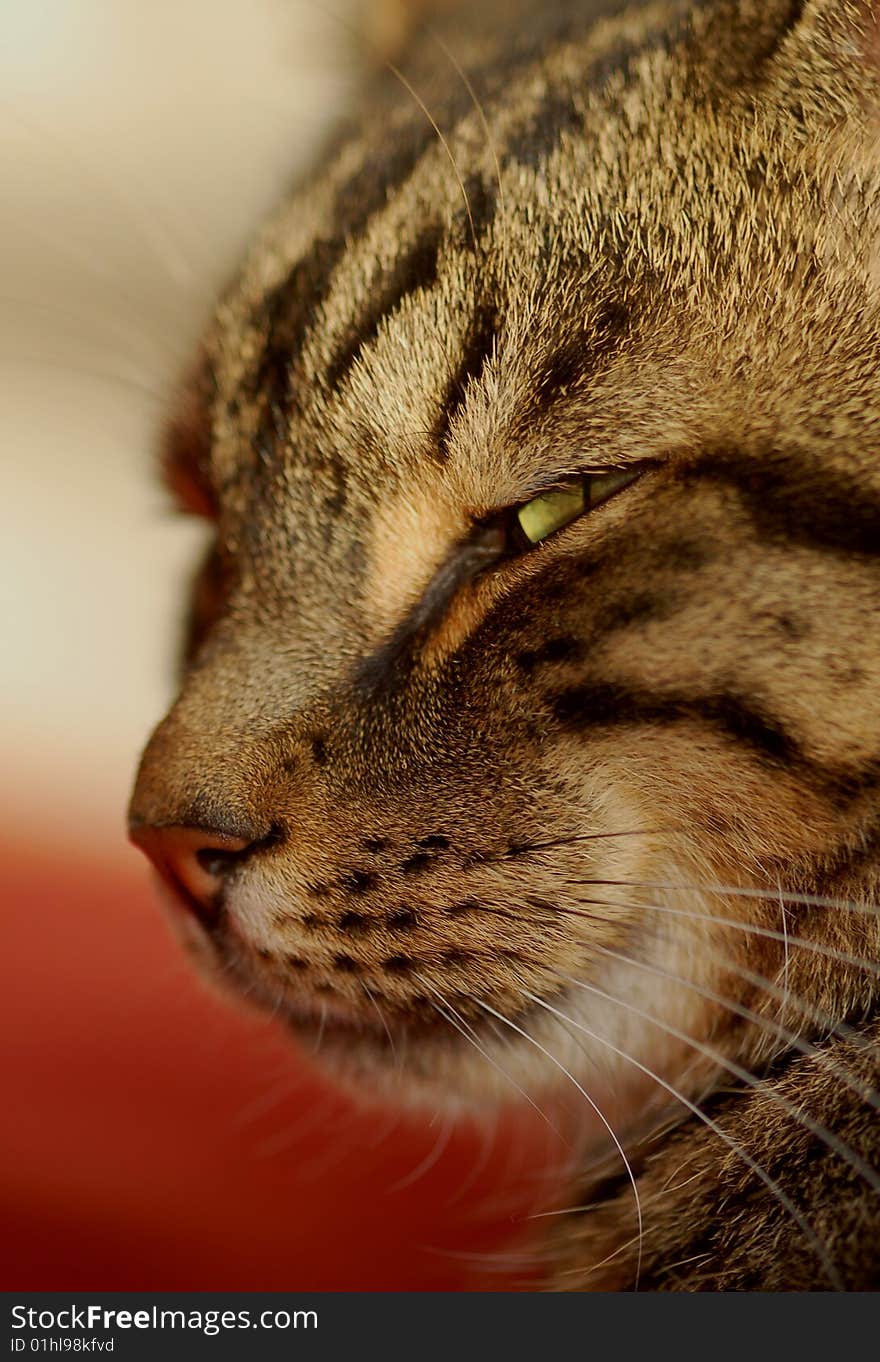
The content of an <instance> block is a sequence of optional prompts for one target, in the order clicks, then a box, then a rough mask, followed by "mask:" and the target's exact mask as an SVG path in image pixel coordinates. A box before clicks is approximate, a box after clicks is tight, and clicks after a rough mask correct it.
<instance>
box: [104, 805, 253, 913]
mask: <svg viewBox="0 0 880 1362" xmlns="http://www.w3.org/2000/svg"><path fill="white" fill-rule="evenodd" d="M131 840H132V841H133V842H134V844H135V846H138V847H140V849H141V851H143V852H144V854H145V855H146V856H149V858H150V860H151V861H152V862H153V864H154V865H155V867H156V869H157V870H158V871H159V873H160V875H162V876H163V877H164V879H166V880H167V881H168V882H169V883H170V884H172V885H173V886H174V888H176V889H177V890H183V898H184V900H185V902H186V903H187V904H188V906H189V907H190V908H191V909H192V911H193V912H194V913H195V915H196V916H197V917H198V918H199V919H200V920H201V921H202V922H204V923H205V924H206V925H207V924H210V923H211V922H212V921H213V920H214V919H215V917H216V914H217V900H218V898H219V895H220V891H221V890H222V888H223V886H224V884H225V882H226V879H227V877H228V874H229V872H230V870H231V869H232V868H233V867H234V866H235V865H237V864H238V863H240V862H241V861H243V860H244V859H245V857H246V856H247V854H248V850H249V849H250V848H251V847H253V846H254V845H255V843H253V842H247V841H246V840H245V839H244V838H243V837H231V836H229V835H228V834H227V833H223V832H211V831H209V830H207V829H205V828H188V827H170V828H155V827H134V828H132V830H131Z"/></svg>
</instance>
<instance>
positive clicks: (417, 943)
mask: <svg viewBox="0 0 880 1362" xmlns="http://www.w3.org/2000/svg"><path fill="white" fill-rule="evenodd" d="M876 21H877V14H876V11H875V7H874V6H872V5H868V4H861V5H856V4H847V3H812V4H810V3H808V4H805V5H792V4H790V3H770V4H768V3H764V2H763V0H762V3H760V4H757V3H751V2H750V0H741V3H739V4H727V3H725V4H714V5H704V6H702V7H700V8H698V9H696V10H694V11H693V12H691V11H689V10H687V9H682V8H681V7H680V6H671V7H670V6H668V5H661V6H650V7H648V8H647V9H646V10H644V11H639V12H636V13H634V14H628V15H625V16H623V17H622V18H620V19H617V20H611V21H607V22H604V23H602V24H600V25H598V26H597V27H596V28H595V29H594V30H591V31H589V32H587V33H586V34H585V35H578V34H577V33H576V32H568V33H564V34H560V35H559V36H558V37H557V38H556V39H555V40H554V41H551V42H550V43H549V44H548V45H547V46H546V48H545V50H543V51H542V53H541V54H540V55H535V53H530V52H529V51H527V50H525V49H516V50H514V51H512V52H510V53H508V54H507V55H506V56H503V55H502V54H501V53H499V52H496V53H494V54H493V55H492V57H491V60H489V59H486V62H485V65H483V66H479V65H477V66H475V67H473V68H472V71H471V76H470V77H469V83H470V85H471V86H472V89H473V91H474V92H475V94H476V95H477V96H478V98H477V99H475V100H474V101H472V99H471V92H470V91H469V89H468V87H467V84H465V85H464V86H462V85H461V82H459V81H458V80H457V77H455V76H454V75H453V76H451V77H450V83H451V84H452V85H453V87H454V93H453V94H451V95H450V96H449V101H448V103H447V104H443V103H442V101H441V104H440V105H439V106H437V112H436V113H434V111H433V110H432V114H433V116H434V117H435V120H436V122H437V123H438V124H439V125H440V127H441V130H442V136H439V137H438V136H437V135H436V134H435V131H434V129H433V127H432V126H431V124H430V123H429V122H428V120H427V119H426V118H425V116H424V113H423V110H422V109H421V107H419V103H418V102H415V103H413V102H412V101H409V100H408V99H404V100H403V101H402V102H401V104H400V105H399V106H398V107H394V108H391V109H390V110H389V109H385V110H383V113H382V116H381V118H379V119H378V120H377V121H374V122H373V123H369V122H367V123H366V124H365V126H364V127H363V128H362V129H361V130H360V132H359V133H358V134H356V135H352V136H351V137H350V138H349V139H347V140H346V141H345V142H344V143H343V145H342V146H341V147H340V149H339V150H338V152H337V154H336V155H335V156H334V157H333V158H332V159H331V160H330V162H329V164H328V165H327V166H326V167H325V168H323V169H322V171H321V172H320V173H318V174H317V175H315V177H314V178H313V180H312V181H311V182H310V183H309V184H308V185H307V186H306V187H305V188H304V189H303V190H302V191H300V192H299V193H297V194H296V195H295V196H294V197H293V198H291V199H290V200H289V201H288V202H287V203H285V204H284V206H283V207H282V209H281V210H280V211H279V212H278V214H277V215H276V217H275V218H274V219H273V221H272V222H271V223H270V224H269V225H268V226H267V227H266V228H265V230H264V231H263V232H262V234H261V235H260V237H259V238H258V240H257V242H256V243H255V245H254V247H253V249H252V251H251V253H250V256H249V258H248V259H247V261H246V263H245V265H244V268H243V270H242V272H241V274H240V277H239V278H238V280H237V281H236V283H235V284H234V285H233V287H232V288H231V289H230V290H229V291H228V292H227V294H226V295H225V297H224V298H223V299H222V301H221V303H220V305H219V307H218V310H217V313H216V317H215V319H214V321H213V323H212V325H211V327H210V328H209V330H208V333H207V335H206V337H205V339H204V342H203V345H202V348H201V352H200V356H199V361H198V364H197V366H196V369H195V372H194V376H193V377H192V379H191V381H190V382H189V384H188V385H187V389H186V392H185V394H184V396H183V398H182V400H181V404H180V407H179V410H178V414H177V416H176V418H175V420H174V421H173V422H172V425H171V429H170V434H169V438H168V443H167V466H168V469H169V476H170V479H171V481H172V482H173V483H174V484H175V485H176V486H177V487H178V489H179V490H181V491H182V495H183V498H184V501H185V502H186V503H187V504H188V505H189V506H190V507H191V508H192V509H194V510H197V511H202V512H206V513H208V514H209V515H210V516H211V518H212V519H213V521H214V522H215V525H216V535H215V539H214V545H213V547H212V549H211V552H210V555H209V557H208V559H207V561H206V563H205V564H204V566H203V568H202V570H201V572H200V574H199V577H198V580H197V582H196V585H195V592H194V606H193V618H192V627H191V631H190V639H189V645H188V657H187V665H186V668H185V674H184V677H183V684H182V689H181V692H180V696H179V698H178V700H177V701H176V703H175V704H174V706H173V708H172V709H171V712H170V713H169V715H168V716H167V718H166V719H165V720H164V721H163V722H162V723H161V725H160V726H159V728H158V729H157V731H156V732H155V734H154V735H153V738H152V739H151V741H150V744H149V746H148V748H147V751H146V753H145V755H144V758H143V762H142V766H141V770H140V774H139V776H138V781H137V786H136V789H135V793H134V796H133V800H132V808H131V819H132V829H133V836H134V837H135V840H136V841H138V842H139V843H140V844H141V845H142V846H143V848H144V849H145V850H146V851H147V852H148V853H149V854H150V855H151V856H152V857H153V859H154V860H155V861H156V863H157V865H158V866H159V868H160V869H161V870H162V872H163V874H164V876H165V878H166V879H167V880H168V881H169V883H170V884H171V885H172V886H173V893H174V898H175V902H176V903H177V904H178V905H179V907H180V917H181V920H182V921H184V922H185V924H186V928H187V931H188V932H189V933H190V934H191V935H192V936H193V938H194V939H195V940H197V942H198V944H199V948H200V950H201V951H202V953H203V954H204V955H205V957H206V958H207V959H208V960H209V961H212V962H213V963H214V965H215V967H216V968H217V969H218V970H219V971H220V973H221V974H222V975H223V976H224V977H226V978H228V979H229V980H231V981H232V982H233V983H235V984H237V985H240V986H241V988H242V989H243V990H245V991H249V992H250V993H251V994H253V995H255V996H256V997H257V998H260V999H262V1000H263V1001H265V1002H266V1003H267V1004H268V1005H270V1006H272V1007H274V1008H277V1010H278V1012H279V1014H280V1015H281V1016H283V1017H285V1018H287V1019H289V1020H290V1022H291V1023H292V1025H293V1026H294V1027H295V1028H297V1029H298V1030H299V1031H301V1032H309V1031H313V1032H320V1034H321V1037H322V1048H323V1051H324V1053H325V1055H327V1056H328V1057H332V1059H333V1060H334V1062H336V1063H337V1064H338V1065H339V1066H340V1068H342V1069H345V1070H349V1071H354V1072H356V1073H357V1074H359V1075H360V1076H361V1077H366V1078H367V1079H368V1081H370V1082H374V1081H376V1079H377V1077H378V1076H380V1075H385V1074H393V1075H397V1076H402V1077H403V1078H404V1079H406V1080H408V1084H409V1087H410V1089H415V1088H418V1087H420V1086H421V1085H428V1086H429V1087H433V1088H436V1089H437V1090H441V1089H442V1090H447V1091H451V1092H458V1091H469V1092H471V1093H474V1094H477V1095H482V1094H490V1093H491V1094H496V1095H497V1094H500V1095H509V1093H510V1092H511V1085H512V1086H513V1088H514V1089H520V1088H523V1087H528V1088H540V1087H545V1086H548V1085H553V1083H554V1082H555V1081H556V1080H559V1081H561V1079H560V1070H570V1071H571V1072H572V1073H574V1074H576V1075H578V1074H579V1075H581V1081H583V1079H584V1076H585V1075H587V1074H592V1075H593V1076H595V1073H596V1071H597V1070H598V1071H600V1072H602V1073H604V1074H606V1075H608V1074H609V1073H610V1074H611V1082H612V1085H616V1087H617V1088H618V1090H622V1089H623V1088H625V1087H626V1083H627V1081H628V1080H630V1079H632V1078H633V1076H634V1075H638V1074H640V1073H641V1072H642V1069H644V1068H650V1069H651V1070H654V1071H656V1072H658V1073H660V1074H661V1075H662V1074H664V1073H665V1074H667V1075H669V1074H676V1073H677V1074H680V1073H681V1072H682V1071H683V1070H684V1068H685V1067H689V1073H690V1077H689V1079H688V1081H689V1082H691V1083H698V1082H702V1081H703V1076H704V1071H705V1069H706V1066H707V1064H709V1061H707V1060H706V1057H705V1055H703V1056H702V1057H701V1056H700V1055H699V1054H697V1056H696V1060H695V1056H694V1052H693V1049H692V1046H691V1045H690V1042H689V1037H693V1036H699V1035H704V1036H705V1035H707V1034H712V1035H714V1037H715V1041H716V1045H717V1046H718V1047H720V1048H721V1049H722V1050H725V1051H726V1052H727V1053H740V1054H741V1053H744V1052H748V1053H749V1054H752V1055H754V1054H755V1053H757V1052H759V1051H763V1052H766V1051H767V1050H768V1049H771V1048H772V1047H773V1045H774V1044H776V1043H778V1037H774V1036H773V1035H772V1034H771V1035H770V1036H769V1037H768V1033H767V1031H766V1029H762V1028H761V1026H760V1025H758V1024H757V1023H755V1022H754V1021H750V1020H747V1019H746V1018H745V1017H744V1016H743V1015H739V1014H737V1013H734V1012H732V1011H730V1010H729V1009H727V1008H726V1007H725V1006H723V1005H722V1003H723V999H724V998H725V997H728V998H729V997H737V998H740V999H742V998H743V997H746V998H747V1001H748V1007H749V1009H750V1010H751V1011H752V1012H755V1013H758V1014H761V1015H770V1016H772V1017H774V1018H775V1017H778V1016H784V1017H785V1018H786V1020H787V1023H788V1025H790V1026H791V1027H792V1028H795V1029H802V1028H803V1026H804V1025H805V1022H804V1016H803V1013H802V1012H800V1013H799V1012H798V1010H797V1006H796V1003H797V1000H800V999H803V998H804V997H809V998H810V1000H811V1006H812V1007H813V1008H814V1010H815V1009H819V1010H820V1011H821V1010H822V1009H824V1010H825V1011H827V1013H828V1014H830V1015H832V1016H834V1017H842V1016H845V1015H849V1013H851V1011H852V1009H853V1008H856V1007H859V1006H862V1005H864V1004H865V1001H866V999H867V996H868V992H869V987H870V985H871V983H872V982H873V978H872V976H868V975H866V973H865V972H864V971H862V970H860V969H859V967H858V965H857V964H856V965H848V964H847V963H846V962H845V960H843V959H840V958H838V957H839V956H840V955H841V954H842V955H844V956H847V957H852V958H853V959H857V958H858V957H861V956H863V955H865V954H870V950H869V949H868V946H867V944H866V942H867V933H868V926H869V925H870V924H868V923H867V921H866V919H864V918H860V917H858V915H857V914H856V913H854V912H846V911H843V910H841V911H840V912H833V913H832V912H831V911H829V910H828V909H827V908H823V907H820V906H818V905H814V906H813V907H805V906H804V901H803V895H804V894H805V893H806V892H807V891H810V892H812V893H814V894H815V893H818V894H826V895H842V896H849V897H859V896H861V897H862V898H864V896H865V893H866V892H868V891H867V890H866V888H865V886H866V885H868V884H869V883H870V882H871V881H870V877H871V876H875V877H876V868H877V843H876V840H875V841H874V843H873V850H872V843H871V840H870V839H871V836H872V832H873V835H874V836H876V821H875V822H874V823H873V825H872V809H875V808H876V786H877V779H878V776H880V748H878V736H877V735H878V732H880V645H878V633H877V628H876V623H877V609H878V607H877V601H878V587H880V572H878V558H877V554H878V549H880V363H878V361H880V333H878V319H880V307H878V293H877V286H878V283H880V273H878V271H880V254H878V238H877V223H878V217H877V210H878V207H880V157H878V146H877V131H878V124H877V113H878V110H880V104H878V85H880V80H878V76H880V55H878V48H880V40H878V37H877V32H878V29H877V22H876ZM434 60H435V61H436V62H437V63H439V62H442V61H443V60H444V59H443V57H442V56H441V55H440V54H439V53H438V52H435V54H434ZM786 891H790V893H791V894H792V895H793V896H794V897H792V898H787V897H786ZM799 896H800V897H799ZM807 939H809V942H810V943H812V944H808V945H806V946H797V947H795V946H794V945H791V943H792V942H793V941H796V940H807ZM783 972H785V973H784V980H783ZM749 978H751V979H752V981H753V982H752V983H751V984H747V983H746V982H744V981H746V980H748V979H749ZM755 980H757V981H758V982H757V983H755V982H754V981H755ZM761 980H763V981H764V982H763V983H761ZM782 982H784V985H785V989H786V990H787V993H788V997H789V1002H788V1004H786V1006H783V1003H784V1002H785V1000H784V998H782V997H781V993H780V989H781V987H782ZM719 998H720V999H721V1000H722V1002H719V1001H718V1000H719ZM628 1057H631V1058H628ZM631 1059H634V1060H635V1061H636V1065H635V1067H634V1066H633V1064H632V1062H631ZM487 1061H488V1062H487ZM638 1066H642V1069H640V1068H639V1067H638ZM709 1067H710V1068H711V1064H709ZM701 1075H702V1076H701ZM395 1081H396V1080H395Z"/></svg>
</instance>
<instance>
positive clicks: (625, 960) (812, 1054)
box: [570, 944, 880, 1111]
mask: <svg viewBox="0 0 880 1362" xmlns="http://www.w3.org/2000/svg"><path fill="white" fill-rule="evenodd" d="M592 949H593V950H595V951H597V952H598V953H599V954H600V955H604V956H607V957H609V959H612V960H618V961H620V962H621V964H624V965H632V966H634V967H635V968H636V969H643V970H647V971H649V972H650V973H651V974H654V975H657V976H658V977H659V978H661V979H668V980H669V982H670V983H673V984H680V985H683V986H684V987H685V988H687V989H690V990H691V991H692V992H693V993H696V994H697V996H698V997H700V998H705V999H706V1000H707V1001H708V1002H713V1003H717V1004H718V1005H719V1006H721V1007H723V1008H724V1009H725V1011H728V1012H732V1013H733V1014H734V1015H735V1016H737V1017H742V1018H743V1020H744V1021H750V1022H753V1023H754V1024H755V1025H756V1026H759V1027H760V1028H761V1029H762V1030H764V1031H768V1032H772V1034H773V1035H775V1036H778V1037H779V1039H780V1040H783V1041H785V1043H786V1045H789V1046H791V1047H792V1049H795V1050H797V1051H798V1052H799V1053H800V1054H802V1055H805V1056H807V1057H808V1058H810V1059H819V1060H820V1061H822V1062H823V1063H826V1064H827V1063H828V1057H827V1055H825V1053H824V1052H823V1051H822V1050H821V1049H820V1048H819V1047H818V1046H817V1045H813V1044H812V1042H810V1041H808V1040H805V1039H804V1037H803V1036H799V1035H798V1034H797V1032H795V1031H791V1030H790V1029H789V1028H788V1027H787V1026H784V1025H783V1024H782V1023H781V1022H778V1021H775V1020H774V1019H773V1018H772V1017H763V1016H761V1014H760V1013H759V1012H754V1011H753V1010H752V1009H751V1008H750V1007H746V1006H745V1004H744V1003H739V1002H735V1001H734V1000H733V999H732V998H727V997H725V996H724V995H723V994H721V993H717V992H716V991H715V990H714V989H711V988H706V986H705V985H704V984H698V983H697V981H696V980H695V979H688V978H687V977H686V976H685V975H683V974H677V973H676V972H675V971H674V970H669V969H666V968H665V967H664V966H662V965H654V964H651V963H650V961H648V960H638V959H636V958H635V956H631V955H625V954H623V953H622V952H620V951H614V950H611V949H610V947H608V946H600V945H598V944H594V945H593V947H592ZM570 982H571V981H570ZM659 1024H660V1023H659V1022H658V1025H659ZM831 1067H832V1068H833V1071H834V1073H835V1074H836V1075H837V1076H838V1077H839V1078H840V1079H841V1082H842V1083H843V1084H844V1086H845V1087H847V1088H849V1089H850V1091H851V1092H854V1093H856V1094H857V1096H858V1097H860V1098H861V1099H862V1100H863V1101H864V1102H866V1103H867V1104H868V1105H869V1106H872V1107H874V1108H875V1109H876V1110H878V1111H880V1093H877V1092H876V1091H874V1090H873V1089H870V1088H869V1089H867V1091H866V1089H865V1084H864V1082H863V1081H862V1080H861V1079H860V1078H859V1077H858V1076H857V1075H856V1074H855V1073H854V1072H853V1071H852V1069H848V1068H847V1067H846V1065H840V1064H838V1063H837V1062H835V1063H834V1064H833V1065H832V1066H831Z"/></svg>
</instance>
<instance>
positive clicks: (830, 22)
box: [768, 0, 880, 130]
mask: <svg viewBox="0 0 880 1362" xmlns="http://www.w3.org/2000/svg"><path fill="white" fill-rule="evenodd" d="M790 8H791V9H792V10H793V11H794V13H793V15H792V20H791V25H790V28H789V31H788V33H787V34H786V36H785V38H784V39H783V40H782V42H781V44H780V46H779V48H778V50H777V52H776V53H775V55H774V58H773V59H772V62H771V63H770V70H769V72H768V76H769V81H768V93H769V94H770V96H771V98H772V99H773V102H775V103H777V104H778V105H779V106H780V108H782V109H785V110H787V111H788V113H789V115H790V116H793V117H794V118H795V119H797V120H799V121H800V122H801V123H802V124H803V126H804V128H805V130H810V129H812V130H818V129H819V128H821V127H823V126H824V127H826V128H827V127H828V126H829V125H834V124H837V125H840V124H841V123H842V122H844V121H848V120H850V119H852V118H858V119H859V121H862V120H864V119H865V118H866V117H867V119H868V120H870V119H871V115H872V113H873V112H874V111H876V112H877V114H880V0H800V3H799V4H797V3H796V4H794V5H791V6H790Z"/></svg>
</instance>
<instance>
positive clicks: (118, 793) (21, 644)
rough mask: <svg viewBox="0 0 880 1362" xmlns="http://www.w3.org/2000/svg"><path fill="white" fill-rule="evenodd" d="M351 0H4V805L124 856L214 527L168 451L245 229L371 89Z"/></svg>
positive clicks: (0, 365)
mask: <svg viewBox="0 0 880 1362" xmlns="http://www.w3.org/2000/svg"><path fill="white" fill-rule="evenodd" d="M361 18H362V15H361V14H360V7H359V5H358V3H357V0H330V3H328V4H327V5H324V0H150V3H146V0H3V3H2V5H0V184H2V186H3V188H2V191H0V259H2V262H3V268H2V283H0V431H2V449H3V493H2V497H0V508H2V509H0V515H2V525H0V593H2V639H3V666H2V676H3V703H2V715H0V725H2V728H0V746H2V749H3V763H4V771H5V773H6V775H5V779H4V782H3V794H2V802H3V809H2V814H3V817H4V820H5V826H6V829H7V832H9V831H10V830H11V831H12V832H13V833H14V834H15V833H17V832H18V831H19V830H20V833H21V835H22V836H23V837H28V838H30V840H32V841H33V840H36V841H37V842H39V839H40V838H41V837H50V838H51V839H52V842H53V845H54V847H55V848H57V847H58V846H59V843H67V842H70V843H71V844H76V845H78V846H79V847H83V846H84V845H85V846H86V847H88V848H94V849H96V850H100V853H101V855H102V856H108V855H111V856H115V855H119V856H125V855H128V854H129V853H128V852H127V850H126V846H125V842H124V840H123V819H124V810H125V804H126V800H127V794H128V787H129V784H130V781H131V778H132V773H133V767H134V763H135V761H136V758H137V753H138V749H139V747H140V745H141V744H142V742H143V740H144V738H145V737H146V734H147V731H148V729H149V728H150V726H151V725H152V724H153V723H154V722H155V720H156V719H157V718H158V717H159V716H160V714H161V712H162V710H163V708H164V706H165V704H166V702H167V700H168V698H169V692H170V687H171V684H172V677H173V659H174V650H175V647H176V640H177V633H176V627H175V626H176V623H177V621H178V620H179V619H180V616H181V614H182V611H183V608H184V599H185V584H186V579H187V571H188V567H189V565H190V564H191V563H192V562H193V561H194V559H195V557H196V556H197V552H198V543H199V539H200V532H201V527H200V526H198V525H196V524H193V523H188V522H186V521H185V520H183V519H182V518H181V517H175V516H174V515H172V514H170V513H169V511H168V509H167V506H166V502H165V498H164V496H163V493H162V491H161V489H160V487H159V486H158V481H157V479H156V477H155V469H154V452H153V451H154V443H155V432H156V429H157V426H158V423H159V420H160V418H161V415H162V411H163V404H164V403H165V402H166V400H167V395H168V391H169V387H170V384H171V383H172V381H173V378H174V375H175V373H176V372H177V370H178V367H179V365H180V363H181V362H182V361H184V360H185V358H186V356H187V354H188V353H189V350H190V346H191V344H192V341H193V339H194V337H195V335H196V334H197V332H198V329H199V326H200V323H201V320H202V318H203V317H204V316H205V314H206V312H207V310H208V309H209V307H210V304H211V300H212V297H213V296H214V294H215V291H216V289H217V288H218V287H219V286H220V285H221V284H222V282H223V281H224V280H225V278H226V277H227V276H228V274H229V272H230V270H231V269H232V268H233V267H234V264H235V262H236V259H237V258H238V256H239V254H240V251H241V249H242V246H243V244H244V243H245V242H246V240H247V237H248V235H249V234H250V232H251V231H252V230H253V228H254V226H255V225H257V224H258V222H259V220H260V218H261V216H262V215H263V214H264V213H265V211H266V210H267V208H268V207H269V206H270V205H271V204H272V203H273V201H274V200H275V199H276V198H277V197H278V196H279V195H280V194H281V193H282V192H283V189H284V187H285V186H286V185H287V184H289V183H291V182H293V181H295V179H296V177H297V174H298V173H299V172H301V170H302V169H303V168H304V167H305V166H306V165H307V163H308V161H309V159H310V158H311V157H312V156H314V154H315V152H316V148H317V147H319V146H320V143H321V139H322V137H323V136H325V135H326V134H327V131H328V129H329V128H330V127H331V126H332V124H333V123H334V121H335V120H336V118H337V117H338V116H339V114H340V113H341V112H343V111H344V110H345V109H346V108H347V107H349V106H350V104H351V102H352V101H353V99H354V98H355V91H356V88H357V78H358V71H359V69H361V68H360V66H359V63H360V62H361V61H362V58H363V52H364V50H365V48H364V46H363V44H360V43H358V42H357V40H356V36H355V28H354V25H355V24H356V23H359V22H360V21H361Z"/></svg>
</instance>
